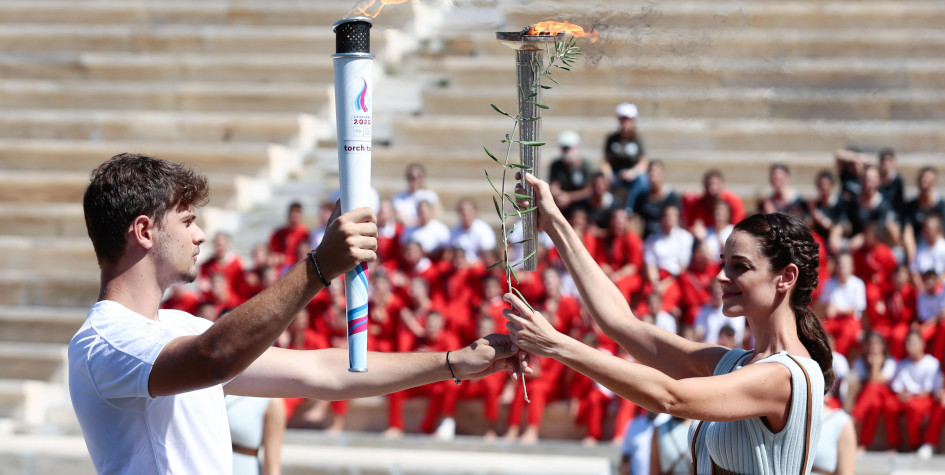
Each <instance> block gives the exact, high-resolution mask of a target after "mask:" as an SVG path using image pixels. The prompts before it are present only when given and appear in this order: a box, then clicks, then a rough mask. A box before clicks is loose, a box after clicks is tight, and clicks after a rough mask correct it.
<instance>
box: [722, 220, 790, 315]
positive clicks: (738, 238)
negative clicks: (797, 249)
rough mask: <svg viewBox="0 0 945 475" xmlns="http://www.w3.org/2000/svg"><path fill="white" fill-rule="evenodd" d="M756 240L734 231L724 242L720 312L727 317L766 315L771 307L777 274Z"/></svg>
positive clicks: (775, 289) (774, 294)
mask: <svg viewBox="0 0 945 475" xmlns="http://www.w3.org/2000/svg"><path fill="white" fill-rule="evenodd" d="M769 268H770V264H769V262H768V260H767V259H766V258H765V257H764V255H762V254H761V249H760V247H759V246H758V241H757V240H756V239H755V238H754V237H753V236H751V235H750V234H748V233H746V232H744V231H736V232H734V233H732V235H731V236H729V238H728V240H727V241H725V248H724V249H723V251H722V269H721V270H720V271H719V275H718V276H717V277H716V279H717V280H718V281H719V284H720V285H721V287H722V313H723V314H725V316H728V317H738V316H746V317H751V316H761V315H769V314H771V312H772V310H773V309H774V303H775V297H776V296H777V287H776V286H777V283H778V279H779V276H780V273H775V272H772V271H771V270H770V269H769Z"/></svg>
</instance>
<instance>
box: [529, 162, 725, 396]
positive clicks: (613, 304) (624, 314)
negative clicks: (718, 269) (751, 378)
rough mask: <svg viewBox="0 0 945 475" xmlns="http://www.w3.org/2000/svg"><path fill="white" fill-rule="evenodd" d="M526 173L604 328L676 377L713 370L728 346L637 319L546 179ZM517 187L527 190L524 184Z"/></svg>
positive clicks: (542, 218) (546, 223)
mask: <svg viewBox="0 0 945 475" xmlns="http://www.w3.org/2000/svg"><path fill="white" fill-rule="evenodd" d="M525 179H526V180H527V181H528V183H529V184H530V185H531V186H532V188H533V189H534V190H535V199H536V207H537V209H536V210H535V211H534V212H536V213H538V222H539V225H540V226H541V228H542V229H543V230H544V231H545V232H546V233H547V234H548V236H550V237H551V240H552V241H553V242H554V244H555V247H556V248H557V249H558V254H559V255H560V256H561V260H562V262H564V265H565V267H567V269H568V272H569V273H570V274H571V277H572V278H573V279H574V282H575V284H576V285H577V288H578V291H579V292H580V293H581V298H582V300H583V303H584V305H585V306H586V307H587V310H588V312H589V313H590V314H591V316H592V317H593V318H594V321H595V322H597V325H598V326H600V328H601V330H602V331H603V332H604V333H605V334H606V335H607V336H608V337H610V338H611V339H612V340H614V341H615V342H617V344H619V345H620V346H621V347H622V348H623V349H624V350H626V351H627V352H628V353H630V355H632V356H633V357H634V358H635V359H636V360H637V361H639V362H640V363H643V364H645V365H647V366H650V367H653V368H656V369H657V370H659V371H661V372H663V373H666V374H667V375H669V376H670V377H672V378H677V379H678V378H689V377H695V376H710V375H712V373H713V371H714V370H715V366H716V364H718V362H719V360H721V359H722V356H723V355H724V354H725V352H726V351H728V350H727V349H725V348H724V347H721V346H716V345H707V344H703V343H696V342H693V341H690V340H687V339H685V338H683V337H680V336H678V335H675V334H673V333H670V332H667V331H665V330H663V329H661V328H659V327H657V326H655V325H650V324H648V323H644V322H641V321H640V320H639V319H637V318H636V317H635V316H634V315H633V312H632V311H631V310H630V306H629V305H628V304H627V299H626V298H625V297H624V296H623V295H622V294H621V293H620V291H619V290H618V289H617V286H616V285H614V283H613V282H611V280H610V279H608V278H607V275H606V274H604V271H602V270H601V268H600V266H599V265H598V264H597V262H596V261H594V258H592V257H591V255H590V254H589V253H588V252H587V249H585V248H584V245H583V244H582V243H581V240H580V238H579V237H578V235H577V233H575V232H574V229H573V228H571V225H570V224H569V223H568V222H567V220H566V219H565V218H564V216H563V215H562V214H561V211H560V210H559V209H558V207H557V206H556V205H555V203H554V199H553V198H552V196H551V190H550V188H549V187H548V184H547V183H545V182H544V181H542V180H539V179H538V178H536V177H535V176H534V175H531V174H526V175H525ZM516 191H517V192H518V193H523V191H522V190H521V189H518V190H516ZM523 204H526V205H527V204H528V203H524V202H523ZM529 207H530V206H529Z"/></svg>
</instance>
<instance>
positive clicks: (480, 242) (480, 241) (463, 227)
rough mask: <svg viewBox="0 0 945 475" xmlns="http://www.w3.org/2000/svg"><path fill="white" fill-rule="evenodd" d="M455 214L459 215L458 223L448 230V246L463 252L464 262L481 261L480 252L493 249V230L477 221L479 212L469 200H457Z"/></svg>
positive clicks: (494, 242)
mask: <svg viewBox="0 0 945 475" xmlns="http://www.w3.org/2000/svg"><path fill="white" fill-rule="evenodd" d="M456 213H457V214H458V215H459V223H458V224H456V226H453V228H452V229H450V245H451V246H452V247H454V248H459V249H462V250H463V251H465V253H466V260H468V261H469V262H478V261H480V260H481V259H482V256H481V252H482V251H490V250H492V249H495V244H496V239H495V230H493V229H492V226H489V225H488V224H486V222H485V221H483V220H481V219H479V210H478V209H477V208H476V203H475V202H474V201H473V200H472V199H470V198H462V199H460V200H459V203H457V204H456ZM489 264H492V263H491V262H490V263H489Z"/></svg>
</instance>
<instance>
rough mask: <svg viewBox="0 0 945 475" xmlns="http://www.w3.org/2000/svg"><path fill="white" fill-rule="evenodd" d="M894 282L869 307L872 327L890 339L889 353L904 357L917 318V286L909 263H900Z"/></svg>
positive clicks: (894, 275) (895, 356) (897, 357)
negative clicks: (908, 337) (880, 297)
mask: <svg viewBox="0 0 945 475" xmlns="http://www.w3.org/2000/svg"><path fill="white" fill-rule="evenodd" d="M891 285H892V288H890V289H889V291H888V292H887V293H886V295H885V296H884V297H883V299H882V300H880V301H878V302H875V303H874V304H873V305H871V306H869V307H868V308H867V310H868V313H867V315H868V316H869V323H870V327H871V329H872V331H874V332H876V333H879V334H880V335H882V336H883V338H885V339H886V341H887V342H889V354H891V355H892V356H893V358H896V359H897V360H900V359H902V358H905V356H906V346H905V345H906V334H908V333H909V330H910V329H911V328H912V323H913V322H914V321H915V318H916V289H915V287H913V286H912V276H911V274H910V273H909V267H907V266H906V265H905V264H903V265H900V266H898V267H896V270H895V272H894V273H893V275H892V284H891ZM867 304H868V305H869V294H867Z"/></svg>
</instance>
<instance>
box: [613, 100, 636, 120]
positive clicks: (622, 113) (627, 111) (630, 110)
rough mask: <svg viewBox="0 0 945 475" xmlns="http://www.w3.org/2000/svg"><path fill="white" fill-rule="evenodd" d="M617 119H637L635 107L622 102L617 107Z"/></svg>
mask: <svg viewBox="0 0 945 475" xmlns="http://www.w3.org/2000/svg"><path fill="white" fill-rule="evenodd" d="M617 117H629V118H631V119H635V118H636V117H637V106H635V105H633V104H631V103H629V102H624V103H623V104H620V105H619V106H617Z"/></svg>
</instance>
